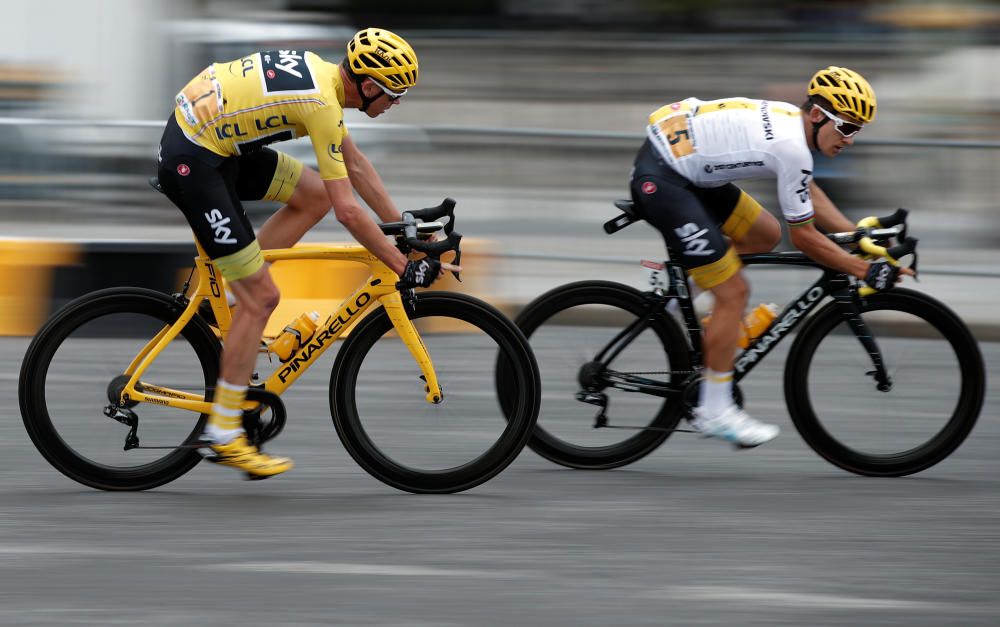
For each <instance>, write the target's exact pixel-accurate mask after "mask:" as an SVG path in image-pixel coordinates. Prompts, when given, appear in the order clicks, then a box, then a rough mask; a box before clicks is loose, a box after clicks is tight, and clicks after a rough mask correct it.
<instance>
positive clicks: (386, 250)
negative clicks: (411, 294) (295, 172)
mask: <svg viewBox="0 0 1000 627" xmlns="http://www.w3.org/2000/svg"><path fill="white" fill-rule="evenodd" d="M323 185H324V186H325V187H326V193H327V195H329V196H330V203H331V204H332V205H333V212H334V214H336V216H337V221H338V222H340V223H341V224H343V225H344V228H345V229H347V230H348V231H349V232H350V234H351V235H352V236H354V239H356V240H358V242H359V243H360V244H361V245H362V246H364V247H365V248H367V249H368V250H369V251H370V252H371V253H372V254H373V255H375V256H376V257H378V258H379V259H380V260H382V262H383V263H385V265H387V266H389V268H390V269H392V271H393V272H395V273H396V274H399V275H402V274H403V270H404V269H405V268H406V261H407V260H406V257H405V256H404V255H403V253H401V252H399V250H398V249H397V248H396V247H395V246H394V245H393V244H392V242H390V241H389V240H388V239H387V238H386V236H385V235H384V234H383V233H382V230H381V229H379V228H378V225H377V224H375V221H374V220H372V218H371V216H370V215H369V214H368V212H367V211H366V210H365V209H362V208H361V205H359V204H358V201H357V200H355V198H354V191H353V188H352V187H351V181H350V179H348V178H340V179H332V180H324V181H323Z"/></svg>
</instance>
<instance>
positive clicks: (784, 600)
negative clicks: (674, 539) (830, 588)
mask: <svg viewBox="0 0 1000 627" xmlns="http://www.w3.org/2000/svg"><path fill="white" fill-rule="evenodd" d="M668 593H669V594H670V596H671V597H674V598H683V599H700V600H707V601H734V602H739V603H746V604H747V605H772V606H783V607H809V608H813V609H816V608H830V609H841V610H858V609H864V610H936V611H940V610H943V609H948V610H950V611H955V610H958V609H959V608H960V607H962V606H961V605H960V604H956V603H948V602H933V601H916V600H910V599H887V598H872V597H859V596H846V595H837V594H816V593H805V592H789V591H778V590H764V589H760V588H734V587H729V586H718V587H716V586H681V587H676V588H673V587H672V588H670V590H669V591H668Z"/></svg>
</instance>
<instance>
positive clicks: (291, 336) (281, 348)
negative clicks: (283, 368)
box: [269, 311, 319, 361]
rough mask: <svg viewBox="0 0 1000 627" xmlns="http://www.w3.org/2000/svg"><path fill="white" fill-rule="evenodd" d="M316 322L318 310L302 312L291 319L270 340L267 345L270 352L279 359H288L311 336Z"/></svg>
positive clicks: (314, 330) (317, 320)
mask: <svg viewBox="0 0 1000 627" xmlns="http://www.w3.org/2000/svg"><path fill="white" fill-rule="evenodd" d="M318 322H319V312H318V311H310V312H309V313H304V314H302V315H301V316H299V317H298V318H296V319H295V320H292V321H291V322H290V323H289V324H288V326H287V327H285V328H284V330H283V331H282V332H281V335H279V336H278V337H276V338H274V341H272V342H271V344H270V346H269V348H270V349H271V352H272V353H274V354H275V355H277V356H278V359H280V360H281V361H288V360H289V359H291V358H292V355H294V354H295V353H296V352H297V351H298V350H299V349H300V348H302V347H303V346H305V345H306V343H307V342H308V341H309V340H310V339H311V338H312V336H313V333H315V332H316V324H317V323H318Z"/></svg>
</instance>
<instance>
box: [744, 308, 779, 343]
mask: <svg viewBox="0 0 1000 627" xmlns="http://www.w3.org/2000/svg"><path fill="white" fill-rule="evenodd" d="M777 317H778V306H777V305H775V304H774V303H761V304H759V305H757V306H756V307H755V308H754V310H753V311H751V312H750V313H748V314H747V315H746V317H745V318H743V333H742V334H741V335H740V348H746V347H747V346H750V340H753V339H756V338H757V337H758V336H759V335H760V334H761V333H763V332H764V331H765V330H766V329H767V327H768V326H769V325H770V324H771V321H772V320H774V319H775V318H777Z"/></svg>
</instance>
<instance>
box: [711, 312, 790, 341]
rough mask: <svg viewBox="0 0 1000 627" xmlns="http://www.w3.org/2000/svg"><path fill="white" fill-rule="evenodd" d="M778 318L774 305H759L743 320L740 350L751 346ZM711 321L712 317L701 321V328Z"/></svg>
mask: <svg viewBox="0 0 1000 627" xmlns="http://www.w3.org/2000/svg"><path fill="white" fill-rule="evenodd" d="M777 317H778V306H777V305H775V304H774V303H761V304H759V305H757V306H756V307H755V308H754V310H753V311H751V312H750V313H748V314H747V315H746V316H745V317H744V318H743V324H742V325H741V329H740V330H741V332H740V339H739V344H740V348H746V347H747V346H750V340H752V339H754V338H756V337H757V336H758V335H760V334H761V333H763V332H764V330H765V329H767V327H768V325H769V324H771V321H772V320H774V319H775V318H777ZM711 321H712V316H711V315H708V316H705V317H704V318H702V320H701V326H702V327H706V328H707V327H708V325H709V323H710V322H711Z"/></svg>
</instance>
